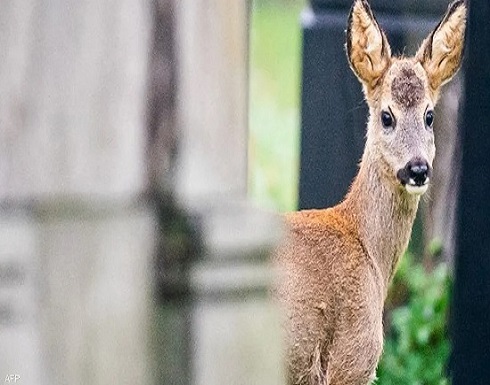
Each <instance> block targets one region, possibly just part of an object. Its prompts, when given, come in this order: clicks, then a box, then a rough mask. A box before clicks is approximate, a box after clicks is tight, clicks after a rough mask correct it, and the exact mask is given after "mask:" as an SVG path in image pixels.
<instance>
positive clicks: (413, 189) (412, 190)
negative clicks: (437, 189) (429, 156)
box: [404, 178, 429, 195]
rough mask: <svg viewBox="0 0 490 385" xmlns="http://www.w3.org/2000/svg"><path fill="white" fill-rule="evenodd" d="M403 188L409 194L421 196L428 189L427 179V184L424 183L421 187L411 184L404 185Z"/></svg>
mask: <svg viewBox="0 0 490 385" xmlns="http://www.w3.org/2000/svg"><path fill="white" fill-rule="evenodd" d="M404 187H405V190H407V192H408V193H409V194H412V195H422V194H423V193H425V192H426V191H427V189H428V188H429V178H427V182H425V183H424V184H423V185H417V184H416V183H413V184H412V183H407V184H405V185H404Z"/></svg>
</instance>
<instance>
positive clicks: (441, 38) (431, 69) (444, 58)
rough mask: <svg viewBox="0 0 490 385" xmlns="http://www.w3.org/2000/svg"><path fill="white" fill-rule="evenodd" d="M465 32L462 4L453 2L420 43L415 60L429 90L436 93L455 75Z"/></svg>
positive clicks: (461, 53) (464, 15)
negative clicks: (425, 78)
mask: <svg viewBox="0 0 490 385" xmlns="http://www.w3.org/2000/svg"><path fill="white" fill-rule="evenodd" d="M465 28H466V4H465V1H464V0H457V1H455V2H453V3H452V4H451V5H450V6H449V8H448V10H447V12H446V14H445V15H444V17H443V18H442V20H441V22H440V23H439V24H438V26H437V27H436V28H435V29H434V31H433V32H432V33H431V34H430V35H429V36H428V37H427V38H426V39H425V40H424V42H423V43H422V46H421V47H420V48H419V50H418V52H417V55H416V58H417V60H418V61H419V62H420V63H421V64H422V66H423V67H424V69H425V71H426V72H427V77H428V79H429V84H430V87H431V88H432V90H434V91H437V90H438V89H439V87H441V86H442V85H443V84H444V83H446V82H448V81H449V80H451V78H452V77H453V76H454V75H455V74H456V72H457V71H458V69H459V67H460V65H461V58H462V56H463V47H464V35H465Z"/></svg>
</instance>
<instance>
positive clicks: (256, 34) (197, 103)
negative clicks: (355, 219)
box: [0, 0, 490, 385]
mask: <svg viewBox="0 0 490 385" xmlns="http://www.w3.org/2000/svg"><path fill="white" fill-rule="evenodd" d="M351 4H352V2H351V1H350V0H152V1H138V0H118V1H114V0H86V1H84V2H79V1H75V0H68V1H67V0H49V1H41V0H16V1H5V2H1V3H0V47H1V48H2V50H1V51H2V60H0V213H1V215H0V378H2V376H3V378H4V379H5V382H18V383H26V384H41V385H44V384H108V383H118V384H134V383H142V384H154V383H157V384H168V385H184V384H185V385H187V384H199V385H221V384H223V385H225V384H227V385H228V384H237V385H242V384H243V385H261V384H264V385H265V384H267V385H274V384H278V385H279V384H283V383H284V365H283V356H282V352H283V345H282V336H281V332H280V328H279V327H278V324H279V319H280V314H279V313H278V311H277V309H276V308H275V306H274V304H273V303H272V302H271V300H270V298H269V295H268V293H269V290H270V288H271V286H272V284H273V281H274V279H275V276H274V273H273V272H272V271H271V269H270V265H269V256H270V253H271V251H272V250H273V249H274V247H275V245H277V243H278V242H279V241H280V239H281V237H282V235H283V228H282V223H281V219H280V216H278V215H277V213H282V212H287V211H292V210H296V209H304V208H312V207H327V206H331V205H333V204H335V203H337V202H338V201H340V199H342V197H343V195H344V194H345V192H346V191H347V189H348V186H349V184H350V182H351V180H352V178H353V177H354V175H355V173H356V170H357V162H358V160H359V159H360V156H361V152H362V149H363V146H364V132H365V123H366V121H367V108H366V105H365V102H364V100H363V95H362V93H361V87H360V85H359V83H358V82H357V80H356V79H355V77H354V75H353V74H352V73H351V71H350V69H349V68H348V64H347V60H346V57H345V53H344V41H345V28H346V20H347V15H348V12H349V9H350V6H351ZM371 4H372V6H373V8H374V10H375V13H376V15H377V17H378V20H379V22H380V24H381V25H382V27H383V28H384V29H385V31H386V32H387V34H388V37H389V40H390V42H391V44H392V47H393V48H394V51H395V52H397V53H406V54H413V53H414V51H415V49H416V48H417V46H418V45H419V44H420V42H421V41H422V39H423V38H424V37H425V36H426V35H427V34H428V33H429V32H430V31H431V30H432V29H433V28H434V27H435V26H436V24H437V22H438V20H439V18H440V17H441V15H442V14H443V13H444V11H445V9H446V8H447V4H448V2H447V0H437V1H435V0H434V1H430V2H418V1H392V0H372V1H371ZM475 10H477V11H475ZM489 17H490V8H489V6H488V4H487V3H486V2H485V1H484V0H473V1H472V14H471V18H470V20H471V23H470V27H471V28H470V31H469V35H468V39H467V43H468V45H469V48H468V50H467V54H466V63H465V68H464V70H463V71H462V72H461V73H460V74H459V75H458V77H457V78H456V79H454V80H453V81H452V83H451V84H450V85H448V86H446V88H445V89H444V91H443V97H442V99H441V101H440V102H439V105H438V107H437V110H436V116H437V119H436V128H435V131H436V141H437V142H436V146H437V156H436V162H435V164H434V170H435V172H434V176H433V179H432V180H433V183H432V186H431V189H430V193H429V194H428V195H427V196H426V197H425V198H424V201H423V204H422V205H421V208H420V210H419V216H418V218H417V221H416V224H415V226H414V231H413V236H412V240H411V243H410V246H409V250H408V252H407V254H406V255H405V257H404V258H403V260H402V262H401V263H400V266H399V270H398V272H397V275H396V276H395V278H394V281H393V283H392V287H391V290H390V294H389V298H388V300H387V304H386V312H385V337H386V338H385V348H384V354H383V357H382V360H381V363H380V366H379V368H378V377H379V379H378V380H377V381H376V384H382V385H388V384H397V385H404V384H407V385H408V384H410V385H413V384H420V385H422V384H424V385H432V384H434V385H444V384H448V383H449V379H450V378H451V379H452V383H453V384H455V385H459V384H485V385H486V384H487V383H488V381H487V380H486V379H488V378H489V377H490V373H489V370H490V365H488V363H489V362H490V357H489V351H490V350H488V349H487V347H488V343H490V335H489V333H490V331H489V330H488V324H490V323H489V322H488V321H489V320H488V316H489V315H490V299H489V293H490V285H489V278H488V277H490V259H489V257H488V256H489V252H490V245H489V244H488V239H490V238H488V237H487V234H488V233H489V232H490V226H489V218H490V212H489V210H490V209H489V205H488V191H489V189H490V186H489V184H490V178H488V175H487V174H488V173H487V172H486V171H485V170H486V169H487V168H488V165H490V159H489V156H490V148H489V147H490V141H489V140H488V139H487V132H488V129H487V127H488V126H490V122H489V121H488V120H489V119H490V118H489V117H490V95H489V93H490V73H489V70H488V68H490V63H489V61H490V59H489V58H488V57H487V56H488V54H487V52H490V51H489V50H487V49H481V48H482V47H488V46H489V45H490V30H489V29H488V23H487V20H488V18H489ZM482 170H483V171H482ZM456 218H458V219H456ZM453 292H454V295H452V293H453Z"/></svg>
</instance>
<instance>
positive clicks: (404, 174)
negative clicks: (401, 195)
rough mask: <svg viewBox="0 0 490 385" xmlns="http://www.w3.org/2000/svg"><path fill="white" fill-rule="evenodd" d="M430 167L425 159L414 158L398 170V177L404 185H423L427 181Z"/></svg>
mask: <svg viewBox="0 0 490 385" xmlns="http://www.w3.org/2000/svg"><path fill="white" fill-rule="evenodd" d="M430 174H431V168H430V166H429V164H428V163H427V161H425V160H422V159H419V158H415V159H412V160H411V161H410V162H408V163H407V164H406V165H405V167H404V168H402V169H401V170H400V171H398V174H397V176H398V179H399V180H400V182H401V183H402V184H404V185H409V186H423V185H425V184H426V183H427V181H428V178H429V176H430Z"/></svg>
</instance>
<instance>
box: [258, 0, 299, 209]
mask: <svg viewBox="0 0 490 385" xmlns="http://www.w3.org/2000/svg"><path fill="white" fill-rule="evenodd" d="M303 7H304V1H300V0H297V1H292V0H289V1H278V0H275V1H273V0H255V1H254V2H253V12H252V21H251V23H252V25H251V39H250V101H249V106H250V114H249V116H250V131H249V195H250V197H251V198H252V200H254V201H255V202H257V203H258V204H259V205H261V206H264V207H267V208H270V209H274V210H277V211H290V210H294V209H295V208H296V205H297V184H298V183H297V182H298V168H299V164H298V163H299V123H300V114H299V111H300V109H299V104H300V60H301V57H300V56H301V29H300V19H299V15H300V12H301V10H302V9H303Z"/></svg>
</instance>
